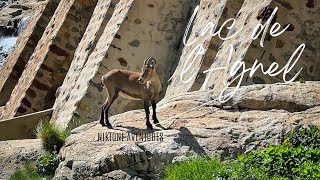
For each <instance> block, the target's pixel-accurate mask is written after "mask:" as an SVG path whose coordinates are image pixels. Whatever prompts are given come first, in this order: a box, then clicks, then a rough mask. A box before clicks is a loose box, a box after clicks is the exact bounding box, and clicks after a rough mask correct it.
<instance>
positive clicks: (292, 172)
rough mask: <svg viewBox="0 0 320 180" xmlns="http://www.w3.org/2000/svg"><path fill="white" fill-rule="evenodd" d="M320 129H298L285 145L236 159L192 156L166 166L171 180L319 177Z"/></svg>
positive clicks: (167, 176) (167, 174)
mask: <svg viewBox="0 0 320 180" xmlns="http://www.w3.org/2000/svg"><path fill="white" fill-rule="evenodd" d="M319 147H320V130H319V129H318V128H317V127H315V126H312V125H310V126H308V127H305V128H297V129H295V130H294V131H293V132H291V133H289V134H288V135H287V137H286V138H285V140H284V143H283V144H282V145H277V146H269V147H268V148H267V149H264V150H258V151H254V152H251V153H249V154H244V155H240V156H239V157H238V159H237V160H234V161H226V162H221V161H219V160H217V159H205V158H200V159H191V160H189V161H185V162H179V163H175V164H173V165H170V166H168V167H167V169H166V172H165V176H166V179H168V180H178V179H320V149H319Z"/></svg>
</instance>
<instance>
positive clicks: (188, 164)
mask: <svg viewBox="0 0 320 180" xmlns="http://www.w3.org/2000/svg"><path fill="white" fill-rule="evenodd" d="M165 176H166V178H165V179H166V180H180V179H201V180H202V179H203V180H209V179H248V180H250V179H257V178H258V179H267V176H266V174H265V173H264V172H263V171H262V170H260V169H258V168H253V167H250V168H247V167H246V166H245V165H244V164H243V163H241V162H238V161H227V162H221V161H220V160H218V159H207V158H196V159H191V160H188V161H183V162H179V163H175V164H172V165H170V166H168V167H167V168H166V171H165Z"/></svg>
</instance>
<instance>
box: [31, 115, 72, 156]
mask: <svg viewBox="0 0 320 180" xmlns="http://www.w3.org/2000/svg"><path fill="white" fill-rule="evenodd" d="M69 135H70V132H69V131H63V130H60V129H59V128H58V127H57V126H56V125H54V124H52V123H50V122H49V121H46V120H45V121H41V122H40V123H39V125H38V127H37V137H38V138H40V139H41V141H42V144H43V147H44V149H45V150H47V151H49V152H51V153H52V152H59V150H60V149H61V147H62V146H63V145H64V142H65V140H66V138H67V137H68V136H69Z"/></svg>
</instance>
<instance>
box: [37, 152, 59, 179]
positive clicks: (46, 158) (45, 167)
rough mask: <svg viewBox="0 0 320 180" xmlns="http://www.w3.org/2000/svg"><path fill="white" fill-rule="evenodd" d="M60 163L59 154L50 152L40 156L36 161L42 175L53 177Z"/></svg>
mask: <svg viewBox="0 0 320 180" xmlns="http://www.w3.org/2000/svg"><path fill="white" fill-rule="evenodd" d="M58 165H59V158H58V155H57V154H50V153H48V154H45V155H43V156H40V157H39V158H38V159H37V161H36V167H37V170H38V172H39V174H41V175H42V176H49V177H53V176H54V173H55V170H56V169H57V168H58Z"/></svg>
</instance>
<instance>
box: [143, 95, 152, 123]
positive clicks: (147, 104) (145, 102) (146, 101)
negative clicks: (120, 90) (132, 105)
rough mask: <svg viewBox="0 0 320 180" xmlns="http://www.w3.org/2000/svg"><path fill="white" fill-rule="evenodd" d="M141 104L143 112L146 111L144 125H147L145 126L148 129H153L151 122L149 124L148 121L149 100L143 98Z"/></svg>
mask: <svg viewBox="0 0 320 180" xmlns="http://www.w3.org/2000/svg"><path fill="white" fill-rule="evenodd" d="M143 104H144V110H145V112H146V119H147V121H146V125H147V128H148V129H153V127H152V124H151V123H150V121H149V115H150V111H149V100H147V99H145V100H144V101H143Z"/></svg>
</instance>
